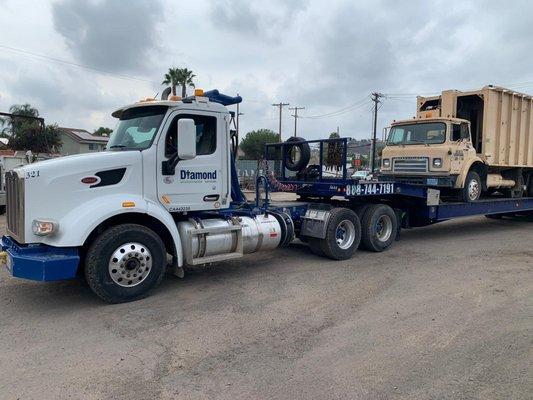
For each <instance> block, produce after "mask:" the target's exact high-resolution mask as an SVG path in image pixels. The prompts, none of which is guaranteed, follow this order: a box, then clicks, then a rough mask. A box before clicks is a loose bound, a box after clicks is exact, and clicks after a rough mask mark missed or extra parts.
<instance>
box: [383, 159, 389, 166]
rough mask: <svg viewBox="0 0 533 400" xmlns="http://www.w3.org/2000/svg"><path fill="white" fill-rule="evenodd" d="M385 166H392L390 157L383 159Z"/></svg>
mask: <svg viewBox="0 0 533 400" xmlns="http://www.w3.org/2000/svg"><path fill="white" fill-rule="evenodd" d="M383 168H390V159H388V158H384V159H383Z"/></svg>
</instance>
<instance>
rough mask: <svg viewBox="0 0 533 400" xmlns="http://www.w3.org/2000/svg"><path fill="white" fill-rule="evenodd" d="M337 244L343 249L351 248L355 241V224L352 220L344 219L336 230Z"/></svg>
mask: <svg viewBox="0 0 533 400" xmlns="http://www.w3.org/2000/svg"><path fill="white" fill-rule="evenodd" d="M335 240H336V242H337V246H338V247H339V248H341V249H343V250H346V249H349V248H350V247H351V246H352V245H353V242H354V241H355V226H354V224H353V222H352V221H350V220H348V219H345V220H342V221H341V222H340V223H339V225H337V229H336V231H335Z"/></svg>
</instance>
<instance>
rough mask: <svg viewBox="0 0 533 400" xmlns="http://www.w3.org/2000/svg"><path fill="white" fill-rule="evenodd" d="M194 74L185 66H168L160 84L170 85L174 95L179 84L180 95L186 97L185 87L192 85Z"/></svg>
mask: <svg viewBox="0 0 533 400" xmlns="http://www.w3.org/2000/svg"><path fill="white" fill-rule="evenodd" d="M195 77H196V75H194V74H193V72H192V71H191V70H189V69H187V68H169V69H168V72H167V73H166V74H165V76H164V80H163V82H161V84H162V85H170V86H171V87H172V94H173V95H174V96H175V95H176V86H181V97H187V88H188V87H194V82H193V79H194V78H195Z"/></svg>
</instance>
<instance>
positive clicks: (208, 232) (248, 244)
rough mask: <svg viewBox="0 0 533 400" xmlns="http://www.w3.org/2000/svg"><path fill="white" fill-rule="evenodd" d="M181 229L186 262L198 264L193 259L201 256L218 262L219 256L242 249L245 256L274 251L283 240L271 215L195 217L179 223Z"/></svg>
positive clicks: (278, 226)
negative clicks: (223, 217) (228, 217)
mask: <svg viewBox="0 0 533 400" xmlns="http://www.w3.org/2000/svg"><path fill="white" fill-rule="evenodd" d="M178 231H179V233H180V237H181V242H182V247H183V251H184V253H185V254H184V255H185V257H184V258H185V260H186V263H187V264H197V263H198V262H192V260H194V259H200V258H205V259H206V260H207V259H209V262H211V261H218V259H217V257H216V256H217V255H224V254H230V253H231V254H236V253H239V252H241V251H242V253H241V255H242V254H249V253H254V252H257V251H263V250H272V249H275V248H276V247H278V246H279V244H280V242H281V240H282V230H281V227H280V224H279V222H278V220H277V219H276V218H275V217H274V216H273V215H271V214H268V215H258V216H256V217H254V218H252V217H238V218H233V219H222V218H210V219H199V218H195V219H190V220H188V221H183V222H179V223H178ZM239 240H240V241H241V242H240V243H239ZM233 258H236V257H233ZM220 259H226V257H221V258H220Z"/></svg>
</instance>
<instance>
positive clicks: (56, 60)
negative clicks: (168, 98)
mask: <svg viewBox="0 0 533 400" xmlns="http://www.w3.org/2000/svg"><path fill="white" fill-rule="evenodd" d="M0 48H1V49H4V50H8V51H11V52H14V53H19V54H24V55H28V56H31V57H36V58H41V59H43V60H47V61H50V62H55V63H58V64H64V65H70V66H72V67H78V68H84V69H88V70H92V71H96V72H99V73H102V74H106V75H109V76H112V77H114V78H118V79H126V80H130V81H138V82H145V83H152V84H157V85H159V83H158V82H155V81H151V80H148V79H142V78H137V77H135V76H130V75H123V74H117V73H114V72H110V71H106V70H104V69H101V68H96V67H91V66H88V65H83V64H79V63H75V62H72V61H68V60H63V59H61V58H56V57H50V56H45V55H44V54H39V53H34V52H32V51H28V50H23V49H18V48H16V47H11V46H5V45H2V44H0Z"/></svg>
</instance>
